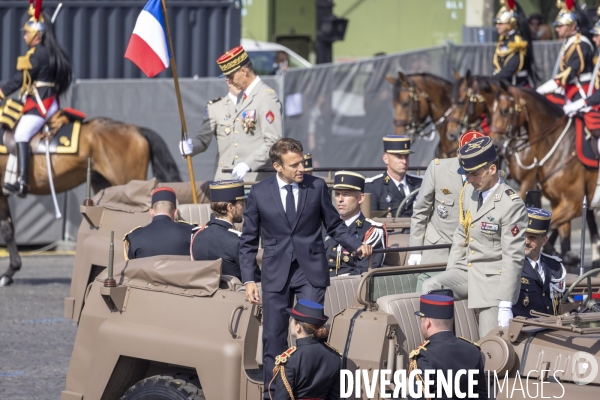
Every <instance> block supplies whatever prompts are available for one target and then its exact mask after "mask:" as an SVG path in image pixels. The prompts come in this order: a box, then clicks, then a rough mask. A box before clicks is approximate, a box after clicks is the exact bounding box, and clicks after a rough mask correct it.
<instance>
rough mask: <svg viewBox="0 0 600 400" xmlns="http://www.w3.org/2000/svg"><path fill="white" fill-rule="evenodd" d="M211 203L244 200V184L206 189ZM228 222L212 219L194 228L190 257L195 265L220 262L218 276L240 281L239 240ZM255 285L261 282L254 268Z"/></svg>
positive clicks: (216, 184)
mask: <svg viewBox="0 0 600 400" xmlns="http://www.w3.org/2000/svg"><path fill="white" fill-rule="evenodd" d="M209 188H210V200H211V202H232V203H233V202H236V201H238V200H244V199H246V195H245V194H244V182H242V181H221V182H212V183H211V184H210V185H209ZM241 234H242V232H240V231H237V230H235V229H234V226H233V224H232V223H231V222H229V221H227V220H224V219H220V218H214V219H213V220H211V221H210V222H208V223H207V224H206V225H204V226H202V227H197V228H194V236H193V237H192V244H191V251H190V252H191V257H192V260H194V261H203V260H217V259H219V258H220V259H222V260H223V262H222V264H221V273H222V274H225V275H231V276H235V277H236V278H238V279H239V280H241V279H242V273H241V271H240V236H241ZM255 271H256V272H255V277H254V281H255V282H260V269H259V268H258V264H255Z"/></svg>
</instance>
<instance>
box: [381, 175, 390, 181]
mask: <svg viewBox="0 0 600 400" xmlns="http://www.w3.org/2000/svg"><path fill="white" fill-rule="evenodd" d="M390 179H391V178H390V177H389V176H388V175H386V176H385V178H383V180H384V181H385V183H388V182H389V181H390Z"/></svg>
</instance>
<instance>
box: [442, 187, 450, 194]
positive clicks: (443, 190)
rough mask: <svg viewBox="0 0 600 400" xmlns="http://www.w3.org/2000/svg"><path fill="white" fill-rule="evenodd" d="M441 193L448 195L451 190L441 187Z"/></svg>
mask: <svg viewBox="0 0 600 400" xmlns="http://www.w3.org/2000/svg"><path fill="white" fill-rule="evenodd" d="M442 193H444V194H445V195H448V194H451V193H452V192H451V191H449V190H448V189H446V188H443V189H442Z"/></svg>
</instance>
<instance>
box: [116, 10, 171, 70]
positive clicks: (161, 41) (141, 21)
mask: <svg viewBox="0 0 600 400" xmlns="http://www.w3.org/2000/svg"><path fill="white" fill-rule="evenodd" d="M125 58H127V59H128V60H131V61H132V62H133V63H134V64H135V65H137V66H138V67H139V68H140V69H141V70H142V71H143V72H144V73H145V74H146V75H147V76H148V78H152V77H153V76H156V75H158V74H159V73H161V72H162V71H164V70H165V69H167V68H168V67H169V63H170V61H169V60H170V58H171V52H170V51H169V42H168V39H167V28H166V24H165V17H164V14H163V11H162V6H161V0H149V1H148V3H146V6H145V7H144V9H143V10H142V13H141V14H140V16H139V17H138V19H137V21H136V23H135V28H133V34H132V35H131V39H129V45H128V46H127V51H125Z"/></svg>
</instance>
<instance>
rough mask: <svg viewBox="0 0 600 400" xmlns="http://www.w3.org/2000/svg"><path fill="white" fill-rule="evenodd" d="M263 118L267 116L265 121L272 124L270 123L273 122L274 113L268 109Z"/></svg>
mask: <svg viewBox="0 0 600 400" xmlns="http://www.w3.org/2000/svg"><path fill="white" fill-rule="evenodd" d="M265 118H267V122H268V123H269V124H272V123H273V121H275V115H274V114H273V112H272V111H269V112H268V113H267V115H266V117H265Z"/></svg>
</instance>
